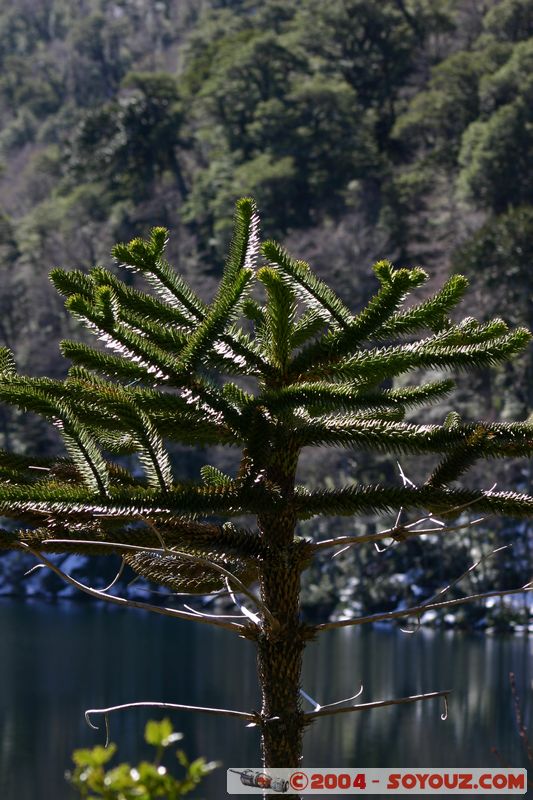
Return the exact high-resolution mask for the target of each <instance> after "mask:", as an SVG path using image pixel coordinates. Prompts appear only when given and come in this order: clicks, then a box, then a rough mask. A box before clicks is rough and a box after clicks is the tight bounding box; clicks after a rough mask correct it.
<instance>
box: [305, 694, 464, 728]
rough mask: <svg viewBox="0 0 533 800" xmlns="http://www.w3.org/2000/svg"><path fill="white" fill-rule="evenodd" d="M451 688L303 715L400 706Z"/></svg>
mask: <svg viewBox="0 0 533 800" xmlns="http://www.w3.org/2000/svg"><path fill="white" fill-rule="evenodd" d="M451 691H452V690H451V689H445V690H443V691H440V692H428V693H427V694H413V695H411V696H409V697H398V698H396V699H395V700H374V702H372V703H360V704H359V705H357V706H348V708H335V709H333V710H330V709H329V708H326V707H324V708H322V709H321V710H320V711H306V712H305V713H304V717H305V718H306V719H308V720H311V721H312V720H314V719H317V718H318V717H328V716H331V715H333V714H351V713H352V712H353V711H368V710H369V709H371V708H383V707H384V706H400V705H404V704H405V703H417V702H419V701H420V700H431V699H433V698H435V697H446V696H447V695H448V694H450V692H451Z"/></svg>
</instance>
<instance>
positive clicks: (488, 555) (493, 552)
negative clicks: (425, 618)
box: [400, 544, 528, 633]
mask: <svg viewBox="0 0 533 800" xmlns="http://www.w3.org/2000/svg"><path fill="white" fill-rule="evenodd" d="M511 547H512V544H504V545H502V546H501V547H496V548H495V549H494V550H491V552H490V553H486V554H485V555H484V556H481V558H478V560H477V561H475V562H474V563H473V564H471V565H470V566H469V567H468V569H467V570H465V571H464V572H463V573H462V575H459V577H458V578H455V579H454V580H453V581H451V582H450V583H449V584H448V585H447V586H445V587H444V588H443V589H439V591H438V592H437V593H436V594H434V595H433V596H432V597H429V598H428V599H427V600H424V602H423V603H422V606H425V607H427V606H429V605H431V604H432V603H435V602H436V601H437V599H438V598H439V597H444V595H445V594H446V593H447V592H449V591H450V589H453V587H454V586H457V584H458V583H460V582H461V581H462V580H463V578H466V576H467V575H469V574H470V573H471V572H473V571H474V570H475V569H477V567H479V565H480V564H481V563H483V562H484V561H488V559H489V558H492V556H495V555H496V554H497V553H500V552H501V551H502V550H508V549H509V548H511ZM527 587H528V584H526V585H525V586H523V587H522V589H525V588H527ZM420 617H421V614H420V613H419V614H418V615H417V624H416V627H415V628H414V630H407V629H406V628H400V630H401V631H402V632H403V633H417V632H418V631H419V630H420V627H421V623H420Z"/></svg>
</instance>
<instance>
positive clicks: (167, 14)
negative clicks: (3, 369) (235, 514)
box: [0, 0, 533, 608]
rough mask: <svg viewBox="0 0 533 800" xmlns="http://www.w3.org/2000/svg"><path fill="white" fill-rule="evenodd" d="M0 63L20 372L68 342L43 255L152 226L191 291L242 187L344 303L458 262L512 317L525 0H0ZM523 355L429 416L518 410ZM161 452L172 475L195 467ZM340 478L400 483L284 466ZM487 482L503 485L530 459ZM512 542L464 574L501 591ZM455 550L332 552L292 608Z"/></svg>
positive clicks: (2, 268) (371, 469)
mask: <svg viewBox="0 0 533 800" xmlns="http://www.w3.org/2000/svg"><path fill="white" fill-rule="evenodd" d="M0 64H1V70H0V110H1V114H0V198H1V208H0V256H1V257H0V282H1V286H2V293H1V295H0V345H2V346H8V347H10V348H11V349H12V350H13V351H14V352H15V354H16V358H17V362H18V365H19V368H20V369H21V371H23V372H27V373H29V374H33V375H38V374H41V375H43V374H47V375H51V376H54V375H56V376H57V375H59V374H61V370H62V369H63V366H62V364H63V362H62V359H61V357H60V354H59V340H60V339H61V338H63V337H65V336H67V337H68V336H71V335H73V333H74V331H73V330H72V323H70V322H69V321H68V320H67V317H66V314H65V312H64V309H63V305H62V301H61V299H60V298H59V297H58V296H57V294H56V292H55V290H54V289H53V288H52V287H51V285H50V283H49V280H48V273H49V270H50V269H51V268H52V267H54V266H57V265H61V266H63V267H76V268H78V269H81V270H88V269H89V268H91V267H92V266H93V265H95V264H103V265H106V266H110V262H111V260H110V256H109V252H110V249H111V245H112V244H113V243H114V242H115V241H124V240H127V239H129V238H131V237H132V236H135V235H145V234H146V233H147V232H148V230H149V228H150V227H151V226H153V225H164V226H167V227H168V228H169V229H170V230H171V234H172V236H171V241H170V244H169V260H170V261H171V262H172V263H173V264H175V265H176V266H177V268H178V269H179V270H180V271H181V272H182V273H183V274H184V275H185V277H186V278H187V279H188V280H189V281H190V282H191V283H192V285H193V287H194V288H195V289H197V290H198V292H199V293H200V294H201V295H202V296H204V297H209V296H210V295H211V294H212V291H213V289H214V285H215V278H216V277H217V276H218V275H219V274H220V272H221V269H222V261H223V257H224V250H225V246H226V244H227V239H228V231H229V223H230V221H231V212H232V208H233V203H234V201H235V199H236V198H237V197H239V196H242V195H245V194H251V195H253V196H254V197H255V198H256V199H257V202H258V205H259V207H260V209H261V211H262V220H263V229H264V231H265V233H266V234H267V235H268V236H272V237H277V238H279V239H280V240H282V241H283V242H284V244H286V245H287V246H288V248H289V249H290V250H291V251H293V252H294V253H295V254H296V255H297V256H298V257H303V258H307V259H308V260H309V261H310V262H312V264H313V266H314V267H315V268H316V269H317V271H318V272H319V273H321V274H322V275H323V276H324V277H325V278H326V279H327V280H328V282H330V283H332V284H333V285H334V286H335V288H336V289H337V290H338V291H339V293H340V294H341V295H342V297H343V298H344V299H345V301H346V302H347V304H348V305H349V306H350V307H352V308H356V307H357V306H358V305H360V304H361V303H362V302H363V301H364V300H365V299H367V298H368V297H369V296H370V294H371V293H372V291H373V289H374V288H375V287H374V286H373V285H372V279H371V278H369V277H368V276H369V275H371V272H370V270H369V267H370V265H371V264H372V263H373V262H374V261H376V260H378V259H380V258H390V259H391V260H392V261H393V262H394V263H395V264H396V265H398V266H400V265H414V264H421V265H422V266H424V267H425V268H426V269H427V270H428V271H429V272H430V274H431V276H432V278H434V279H435V281H432V282H431V284H430V289H431V288H433V287H434V285H435V282H442V281H443V280H444V279H445V278H446V277H447V276H448V275H449V274H450V273H451V272H454V271H460V272H462V273H464V274H466V275H467V277H468V278H469V280H470V282H471V294H470V298H471V300H470V308H471V313H472V314H473V315H475V316H476V317H478V318H486V317H488V316H489V315H493V316H494V315H499V316H502V317H503V318H504V319H505V320H506V321H508V322H511V323H513V324H519V323H522V324H526V325H528V326H529V327H531V326H533V307H532V299H531V291H530V283H531V278H530V271H529V269H530V262H531V257H532V256H533V166H532V165H533V159H532V155H533V77H532V76H533V0H496V2H494V1H492V0H380V2H377V1H376V0H329V1H328V2H327V3H325V2H322V1H321V0H300V2H297V1H296V0H284V2H280V0H263V2H261V3H257V2H253V0H158V1H157V2H153V3H147V2H143V0H114V1H112V0H77V2H73V0H18V1H17V2H15V0H0ZM131 280H132V283H133V282H134V281H135V280H136V278H134V277H133V275H132V277H131ZM75 335H76V337H79V336H80V335H81V334H80V331H78V330H76V332H75ZM531 367H532V361H531V355H529V356H526V357H524V358H523V359H522V360H521V361H519V362H518V364H517V365H515V366H513V367H507V368H505V369H501V370H500V371H499V372H496V374H495V375H494V374H492V375H491V376H489V375H488V374H487V373H485V372H484V371H481V370H480V371H479V372H478V373H477V374H476V375H475V377H474V378H472V376H470V377H469V379H468V381H466V380H465V379H463V378H461V376H459V377H458V381H459V387H460V391H459V395H458V396H459V407H456V406H455V405H454V406H446V405H444V406H441V407H439V408H438V409H436V410H434V411H433V412H432V413H433V414H438V415H439V420H441V419H442V417H443V416H444V415H445V414H446V413H448V412H449V411H450V410H458V411H460V412H461V413H462V414H463V415H464V417H465V419H469V418H473V417H479V416H482V417H485V418H487V419H489V420H493V419H496V418H503V419H505V420H513V419H524V418H525V417H527V416H528V415H529V413H530V411H532V410H533V397H532V392H533V376H532V375H531ZM455 402H456V401H455V400H454V403H455ZM0 425H1V437H2V438H3V444H4V445H5V446H7V447H9V448H14V449H17V450H19V451H21V452H24V451H25V450H26V448H27V447H30V446H31V449H34V448H35V445H36V443H38V444H39V445H40V447H41V449H42V451H43V454H44V453H45V452H49V451H51V450H53V449H54V448H55V447H57V441H56V439H55V438H54V432H53V430H51V429H49V428H47V427H44V426H42V425H41V424H40V423H38V422H37V420H36V419H33V418H32V417H30V416H25V415H24V416H19V417H15V416H14V415H13V413H12V412H8V411H6V410H2V416H1V418H0ZM175 457H176V460H177V462H178V463H179V465H180V469H181V470H182V472H183V473H185V474H189V473H191V472H195V471H196V472H197V471H198V470H199V468H200V466H201V465H202V464H203V463H205V462H206V461H207V458H206V457H205V454H204V455H202V453H196V454H195V455H194V456H192V457H191V455H190V454H188V453H187V454H185V453H181V452H178V451H176V454H175ZM402 466H403V467H404V468H405V469H406V470H411V471H410V472H409V474H410V475H412V476H414V477H415V478H416V477H417V476H419V475H422V474H424V468H425V465H424V464H420V462H419V461H417V462H416V463H413V464H409V463H407V464H404V465H402ZM499 469H500V468H499ZM337 470H342V471H343V473H344V474H348V475H355V476H357V474H361V473H364V474H365V477H366V479H367V480H368V479H372V477H376V478H378V477H381V478H382V477H383V476H384V477H385V478H386V479H387V480H391V481H397V480H398V472H397V467H396V465H395V463H394V462H393V461H387V460H385V459H381V460H379V459H377V460H376V459H374V460H372V461H371V460H370V459H369V458H367V457H366V456H365V457H364V456H362V455H361V454H359V453H357V454H354V457H353V459H349V460H346V459H341V457H340V456H339V457H338V458H335V456H328V458H325V457H324V454H323V453H320V452H310V453H309V455H308V457H306V459H305V461H304V463H303V465H302V476H301V477H302V479H303V480H304V481H308V482H314V483H317V482H328V481H332V480H333V481H334V475H335V471H337ZM493 474H494V478H493ZM493 474H492V473H491V480H492V478H493V479H494V480H498V481H501V485H503V486H512V487H513V488H524V487H525V486H526V484H527V482H528V481H529V466H528V465H527V464H525V463H522V462H516V464H514V465H513V466H512V467H506V469H505V473H503V472H502V470H501V469H500V471H499V472H498V470H496V469H495V470H494V473H493ZM476 478H477V480H478V482H483V485H484V484H485V482H486V476H485V475H483V474H480V475H477V476H476ZM368 523H369V524H374V522H373V521H372V520H369V521H368ZM332 524H333V525H335V524H336V522H335V520H333V522H332ZM339 524H340V523H339ZM509 529H510V530H512V532H513V534H516V529H515V528H513V529H511V528H510V526H509ZM489 533H490V536H492V537H494V541H498V542H500V541H501V540H502V537H505V535H506V526H505V525H503V526H502V525H501V524H499V527H498V528H496V526H493V527H492V528H491V530H490V532H489ZM493 546H494V545H493ZM529 548H530V546H529V536H528V526H527V525H525V526H523V527H522V529H521V537H520V540H519V542H518V544H517V545H516V546H515V550H514V555H513V558H510V557H509V558H508V564H507V567H508V569H507V571H506V572H505V574H504V577H501V578H496V577H495V574H494V569H495V568H494V569H493V568H492V567H491V568H490V569H489V568H488V567H487V568H484V570H483V574H482V576H481V577H480V578H479V580H480V581H481V582H483V581H485V582H486V583H487V582H489V581H492V582H493V583H494V581H495V580H496V581H500V582H501V581H505V582H507V583H509V585H510V584H513V585H514V584H515V583H516V579H517V575H516V573H517V572H518V573H519V574H522V571H524V570H525V572H528V570H530V558H529ZM476 555H479V549H478V547H477V545H476V544H475V542H472V541H465V540H464V538H462V539H456V540H455V541H453V542H451V543H450V544H449V545H448V544H447V545H446V547H445V548H444V550H443V546H442V544H435V545H433V544H431V543H430V542H423V543H420V542H419V543H417V544H416V543H412V545H411V544H409V546H405V547H404V549H403V550H402V551H401V553H400V550H399V549H393V550H392V552H390V553H389V552H387V553H385V554H383V555H382V556H381V557H380V558H378V559H377V558H376V557H375V556H376V554H375V553H374V552H372V551H371V550H370V549H369V551H368V558H367V559H363V561H360V562H359V563H358V564H356V565H354V563H353V556H352V554H351V553H348V554H347V555H345V557H344V558H339V559H336V560H335V561H333V562H328V563H327V564H325V565H323V568H322V571H321V574H320V575H319V576H314V577H313V576H311V579H310V582H309V587H308V597H309V599H310V600H311V601H313V602H316V603H324V604H325V605H326V606H328V608H333V607H335V606H336V604H337V603H338V597H337V594H338V593H337V589H336V587H337V585H339V586H340V585H342V583H343V582H344V581H345V577H346V574H347V573H350V574H352V573H354V574H355V577H353V578H352V581H351V583H350V584H349V586H350V589H349V592H350V593H353V591H355V590H356V588H357V584H358V582H359V581H360V588H359V589H358V591H359V592H360V597H361V600H362V602H363V604H365V606H366V607H368V608H372V607H373V606H374V605H375V604H377V603H378V601H379V604H380V606H381V607H382V605H383V599H384V598H386V599H387V601H388V602H390V603H392V604H394V603H395V602H397V601H398V599H399V598H400V597H403V596H404V594H405V592H406V591H410V589H409V585H410V584H417V582H418V583H420V582H421V581H422V577H421V576H423V581H425V582H426V583H428V582H429V583H430V584H434V583H438V581H439V580H441V579H442V577H443V576H445V575H447V574H449V573H450V572H451V573H453V574H456V573H457V572H460V571H461V568H466V566H468V564H469V563H470V562H471V561H472V557H473V556H476ZM501 565H502V559H501V558H500V559H499V566H500V567H501ZM406 572H407V574H408V579H407V584H406V580H405V577H402V576H404V573H406ZM362 576H363V577H362ZM417 576H418V577H417ZM526 577H527V578H529V577H530V575H529V574H527V575H526ZM315 578H316V580H315ZM368 578H372V580H371V581H369V580H368ZM378 578H379V580H377V579H378ZM354 581H355V583H354ZM483 585H485V584H483ZM361 587H363V588H362V589H361ZM376 587H377V588H376ZM345 599H346V600H348V596H347V597H346V598H345Z"/></svg>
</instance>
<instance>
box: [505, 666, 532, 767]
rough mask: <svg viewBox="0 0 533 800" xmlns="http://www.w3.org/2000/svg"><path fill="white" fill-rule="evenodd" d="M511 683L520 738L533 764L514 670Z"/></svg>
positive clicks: (510, 676) (511, 674) (510, 677)
mask: <svg viewBox="0 0 533 800" xmlns="http://www.w3.org/2000/svg"><path fill="white" fill-rule="evenodd" d="M509 683H510V684H511V693H512V695H513V705H514V713H515V719H516V724H517V726H518V733H519V734H520V738H521V739H522V744H523V745H524V749H525V751H526V756H527V760H528V761H529V763H530V764H532V765H533V749H532V747H531V744H530V741H529V737H528V735H527V728H526V726H525V725H524V720H523V717H522V709H521V707H520V699H519V697H518V692H517V689H516V679H515V675H514V672H510V673H509Z"/></svg>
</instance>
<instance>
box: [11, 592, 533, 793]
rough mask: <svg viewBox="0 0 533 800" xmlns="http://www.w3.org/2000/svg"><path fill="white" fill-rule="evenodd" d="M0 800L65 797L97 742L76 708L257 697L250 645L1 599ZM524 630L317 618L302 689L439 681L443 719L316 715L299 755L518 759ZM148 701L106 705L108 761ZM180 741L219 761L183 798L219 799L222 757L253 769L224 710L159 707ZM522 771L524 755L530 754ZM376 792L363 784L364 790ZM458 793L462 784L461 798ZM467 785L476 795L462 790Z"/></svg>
mask: <svg viewBox="0 0 533 800" xmlns="http://www.w3.org/2000/svg"><path fill="white" fill-rule="evenodd" d="M0 637H1V639H0V641H1V650H0V798H1V800H71V798H73V797H75V795H73V794H72V792H71V790H70V789H69V787H68V785H67V784H66V783H65V781H64V778H63V774H64V771H65V769H66V768H68V767H69V765H70V753H71V752H72V750H73V749H74V748H76V747H85V746H92V745H94V744H102V743H103V739H104V734H103V732H97V731H92V730H90V729H89V728H88V727H87V726H86V723H85V720H84V716H83V712H84V710H85V709H86V708H91V707H98V706H106V705H113V704H119V703H126V702H131V701H136V700H166V701H169V702H176V703H191V704H197V705H207V706H220V707H224V708H233V709H237V710H250V709H257V708H258V707H259V696H258V690H257V686H256V680H255V658H254V652H253V647H252V645H251V644H250V643H249V642H246V641H244V640H241V639H239V638H237V637H236V636H234V635H233V634H231V633H230V632H226V631H223V630H217V629H214V628H213V629H211V628H208V627H207V626H200V625H194V624H193V623H188V622H179V621H178V622H176V621H174V620H171V619H168V618H163V617H158V616H156V615H149V614H147V613H142V612H137V611H128V610H121V609H110V608H106V607H101V606H99V605H96V604H94V605H93V604H90V603H87V604H82V603H69V602H62V603H57V604H49V605H47V604H44V603H39V602H37V601H35V602H27V601H26V602H23V601H19V602H17V601H11V600H1V601H0ZM532 648H533V639H528V638H525V637H518V636H507V637H506V636H501V637H496V636H492V637H491V636H485V637H483V636H481V635H466V634H459V633H452V632H441V631H430V630H425V629H422V630H421V631H419V632H418V633H417V634H414V635H409V634H404V633H402V632H401V631H399V630H397V629H391V630H388V629H378V630H376V629H374V630H355V629H351V630H350V629H341V630H336V631H329V632H327V633H325V634H323V635H322V637H320V638H319V639H318V641H317V642H315V643H313V644H311V645H310V647H309V649H308V651H307V654H306V661H305V667H304V679H303V687H304V689H305V690H306V692H307V693H308V694H310V695H311V696H312V697H315V698H316V699H317V700H318V701H319V702H321V703H322V704H325V703H327V702H332V701H334V700H337V699H341V698H342V697H347V696H349V695H353V694H355V692H356V691H357V689H358V688H359V686H360V684H361V683H363V684H364V693H363V695H362V696H361V698H360V699H359V701H358V702H369V701H371V700H379V699H386V698H391V697H395V696H403V695H409V694H418V693H421V692H427V691H432V690H436V689H448V688H453V689H454V693H453V696H452V698H451V700H450V712H449V717H448V719H447V720H446V721H445V722H442V721H441V719H440V714H441V712H442V710H443V709H442V705H441V703H440V701H439V700H435V701H426V702H423V703H417V704H412V705H406V706H396V707H391V708H385V709H377V710H374V711H365V712H362V713H359V714H353V715H346V716H337V717H331V718H327V719H323V720H318V721H317V722H315V723H314V725H313V726H312V727H311V728H310V729H309V730H308V733H307V736H306V743H305V764H306V765H308V766H317V767H319V766H331V767H344V766H345V767H357V766H360V767H375V766H383V767H467V766H471V767H497V766H499V764H498V762H497V760H496V759H495V757H494V756H493V755H492V753H491V747H493V746H496V747H497V748H498V749H499V750H500V752H501V754H502V756H503V757H504V759H505V760H506V761H507V763H508V764H509V765H512V766H517V767H518V766H526V767H527V766H528V765H527V763H526V761H525V759H524V757H523V755H522V752H521V747H520V741H519V737H518V734H517V731H516V724H515V719H514V714H513V707H512V698H511V692H510V688H509V680H508V675H509V672H510V671H514V672H515V673H516V676H517V685H518V690H519V694H520V697H521V701H522V708H523V711H524V716H525V720H526V723H527V722H528V721H529V719H530V718H531V713H532V711H533V691H532V683H531V678H532V677H533V676H532V675H531V667H530V665H531V650H532ZM161 716H163V714H162V713H160V712H157V711H156V710H147V711H145V710H142V711H137V710H132V711H124V712H120V713H117V714H115V715H113V716H112V718H111V739H112V740H113V741H115V742H117V743H118V745H119V756H120V759H121V760H129V761H130V762H135V761H138V760H139V758H140V757H141V756H142V755H144V751H143V749H142V747H141V743H142V733H143V729H144V723H145V721H146V720H147V719H149V718H160V717H161ZM172 720H173V722H174V726H175V728H176V729H177V730H180V731H182V732H183V733H184V734H185V736H186V738H185V740H184V741H183V743H182V744H183V749H184V750H185V751H186V752H187V754H188V755H189V756H190V757H196V756H199V755H203V756H205V757H206V758H207V759H209V760H221V761H223V763H224V769H219V770H217V771H216V772H215V773H213V774H212V775H211V776H209V778H208V779H206V781H205V782H204V784H202V786H201V787H199V789H198V790H197V791H196V792H195V793H193V796H194V797H204V798H206V800H215V798H217V800H219V799H220V798H223V797H226V796H227V795H226V779H225V771H224V770H225V769H226V768H227V767H229V766H236V765H238V766H240V765H243V764H245V765H249V766H259V764H260V760H259V736H258V733H257V731H256V730H255V729H247V728H245V727H244V726H243V725H242V724H241V723H240V722H238V721H237V720H231V719H216V718H212V717H203V716H202V717H201V716H199V715H196V714H194V715H193V714H190V713H189V714H188V713H186V712H183V713H179V712H178V713H176V712H174V713H173V714H172ZM532 769H533V767H532ZM374 796H375V797H377V795H374ZM463 796H466V795H463ZM477 797H478V798H479V797H480V795H477Z"/></svg>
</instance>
